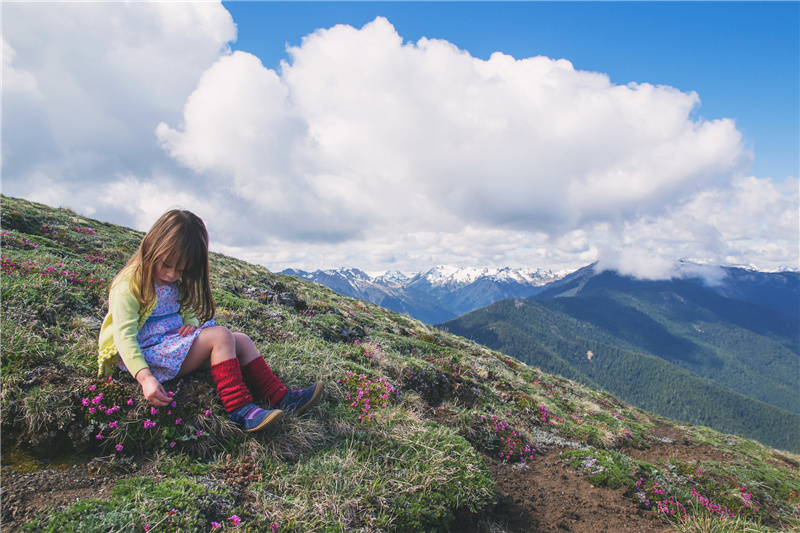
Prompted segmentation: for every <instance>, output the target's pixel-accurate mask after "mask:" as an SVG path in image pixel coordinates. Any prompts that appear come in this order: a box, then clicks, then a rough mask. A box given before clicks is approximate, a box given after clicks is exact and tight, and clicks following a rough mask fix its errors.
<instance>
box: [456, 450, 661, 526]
mask: <svg viewBox="0 0 800 533" xmlns="http://www.w3.org/2000/svg"><path fill="white" fill-rule="evenodd" d="M485 460H486V463H487V464H488V465H489V469H490V470H491V472H492V477H493V478H494V480H495V490H496V494H497V498H496V504H495V506H494V508H493V509H491V510H490V511H489V512H488V513H487V514H486V515H484V516H483V517H481V518H480V520H475V519H474V518H473V520H472V522H470V521H468V520H459V521H458V522H457V523H456V524H455V525H454V526H453V528H452V529H451V531H453V532H454V533H490V532H491V533H497V532H501V531H502V532H505V533H567V532H571V533H622V532H631V533H633V532H637V533H660V532H662V531H664V530H665V525H664V523H663V522H661V521H660V520H659V519H658V517H657V516H656V515H655V513H652V512H649V511H645V510H641V509H638V508H637V505H636V503H635V502H634V501H633V500H632V499H631V498H630V497H628V495H627V494H626V491H627V489H616V490H611V489H606V488H597V487H593V486H592V485H591V484H590V483H589V482H588V481H587V480H586V478H585V477H583V476H581V475H580V474H579V473H578V472H576V471H575V470H574V469H572V468H570V467H569V466H567V465H565V464H564V463H563V462H562V461H561V459H560V457H559V452H558V451H555V450H554V451H551V452H549V453H547V454H545V455H544V456H538V457H536V458H535V459H534V460H533V461H529V462H527V463H525V464H524V465H523V464H516V465H511V464H507V463H502V462H500V461H497V460H495V459H493V458H490V457H485Z"/></svg>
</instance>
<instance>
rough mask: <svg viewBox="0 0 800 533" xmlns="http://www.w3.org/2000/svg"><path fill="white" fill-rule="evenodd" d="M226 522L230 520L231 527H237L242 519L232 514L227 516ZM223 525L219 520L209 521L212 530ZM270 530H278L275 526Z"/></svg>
mask: <svg viewBox="0 0 800 533" xmlns="http://www.w3.org/2000/svg"><path fill="white" fill-rule="evenodd" d="M228 522H230V523H231V524H232V525H233V527H239V524H241V523H242V519H241V518H239V517H238V516H237V515H233V516H231V517H229V518H228ZM273 523H274V524H275V525H276V526H277V523H275V522H273ZM223 527H224V526H223V525H222V524H221V523H219V522H211V530H212V531H213V530H215V529H222V528H223ZM271 527H272V524H270V528H271ZM272 531H273V532H275V531H278V530H277V528H276V529H272Z"/></svg>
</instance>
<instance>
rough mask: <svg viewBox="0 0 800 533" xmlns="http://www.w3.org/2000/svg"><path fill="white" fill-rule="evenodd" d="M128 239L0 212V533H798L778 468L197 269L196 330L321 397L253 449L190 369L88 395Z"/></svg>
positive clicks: (97, 384)
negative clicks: (208, 293)
mask: <svg viewBox="0 0 800 533" xmlns="http://www.w3.org/2000/svg"><path fill="white" fill-rule="evenodd" d="M141 237H142V235H141V234H140V233H137V232H135V231H132V230H128V229H125V228H120V227H116V226H112V225H109V224H104V223H102V222H98V221H95V220H92V219H89V218H86V217H82V216H79V215H77V214H75V213H73V212H71V211H69V210H65V209H55V208H51V207H47V206H43V205H38V204H33V203H30V202H27V201H24V200H19V199H13V198H7V197H3V198H2V271H1V273H0V276H1V277H0V281H2V285H1V287H2V353H1V354H0V355H1V358H0V363H1V364H2V367H0V377H1V378H2V394H1V397H0V401H1V403H0V408H1V409H2V452H3V461H2V467H3V470H2V489H3V491H2V498H3V501H2V504H3V505H2V524H3V531H82V532H86V531H136V532H139V531H145V530H146V528H145V526H147V530H148V531H184V530H185V531H212V530H223V529H224V530H241V531H281V532H284V531H286V532H288V531H298V532H307V531H365V532H366V531H448V530H450V531H475V532H477V531H482V532H489V531H493V532H501V531H508V532H511V531H515V532H516V531H548V532H549V531H574V532H576V533H583V532H587V533H588V532H589V531H603V530H604V528H609V527H610V528H612V529H611V530H613V531H619V532H625V531H631V532H633V531H637V532H639V531H653V532H655V531H687V532H688V531H708V529H702V528H703V527H705V526H704V525H703V524H706V523H711V524H713V525H715V526H718V527H722V528H727V529H722V530H724V531H745V530H746V531H761V532H772V531H781V530H786V529H787V528H792V527H798V526H800V457H798V456H797V455H794V454H792V453H789V452H781V451H777V450H775V449H772V448H768V447H765V446H762V445H761V444H758V443H757V442H754V441H749V440H743V439H740V438H736V437H732V436H726V435H724V434H721V433H718V432H716V431H713V430H710V429H708V428H704V427H693V426H683V425H679V424H675V423H673V422H670V421H669V420H666V419H663V418H661V417H659V416H656V415H653V414H650V413H647V412H645V411H642V410H639V409H635V408H632V407H630V406H627V405H625V404H623V403H622V402H620V401H619V400H618V399H616V398H615V397H613V396H611V395H609V394H607V393H605V392H599V391H596V390H592V389H590V388H588V387H585V386H582V385H579V384H577V383H575V382H572V381H569V380H567V379H564V378H560V377H556V376H552V375H549V374H546V373H544V372H542V371H540V370H538V369H536V368H534V367H531V366H527V365H525V364H521V363H519V362H517V361H516V360H515V359H512V358H511V357H508V356H506V355H504V354H502V353H499V352H497V351H493V350H489V349H487V348H485V347H483V346H481V345H479V344H477V343H474V342H472V341H468V340H465V339H463V338H459V337H456V336H454V335H450V334H447V333H444V332H441V331H438V330H435V329H432V328H428V327H426V326H425V325H424V324H422V323H421V322H419V321H416V320H412V319H409V318H408V317H405V316H401V315H397V314H394V313H391V312H388V311H386V310H385V309H382V308H380V307H377V306H375V305H372V304H368V303H365V302H361V301H357V300H353V299H349V298H346V297H343V296H340V295H338V294H336V293H334V292H333V291H331V290H329V289H327V288H324V287H322V286H320V285H316V284H313V283H308V282H303V281H302V280H300V279H298V278H291V277H287V276H281V275H276V274H273V273H271V272H269V271H267V270H266V269H264V268H262V267H258V266H254V265H250V264H247V263H244V262H242V261H238V260H235V259H232V258H229V257H225V256H221V255H216V254H215V255H213V257H212V271H213V279H212V285H213V289H214V295H215V298H216V301H217V304H218V312H217V317H216V319H217V321H218V322H219V323H221V324H223V325H226V326H228V327H230V328H232V329H234V330H238V331H244V332H246V333H247V334H248V335H250V336H251V338H253V340H254V341H255V343H256V345H257V347H258V348H259V349H260V351H261V352H262V353H264V354H265V355H266V357H267V359H268V361H269V363H270V365H272V366H273V368H274V369H275V371H276V373H278V375H279V376H280V377H281V378H282V379H283V380H284V382H286V383H287V384H288V385H289V386H292V387H299V386H305V385H306V384H307V383H308V382H309V381H311V380H316V379H323V380H325V381H326V382H327V383H328V389H327V391H326V394H325V396H324V399H323V401H322V402H321V403H320V405H319V406H318V407H315V408H314V409H312V410H311V411H310V414H309V415H308V416H304V417H301V418H287V419H286V420H285V421H284V422H282V423H281V424H278V425H277V427H275V428H274V429H270V430H268V431H266V432H262V433H259V434H255V435H247V436H246V435H244V434H242V433H241V432H239V431H238V430H236V429H235V428H234V427H232V425H231V424H230V423H229V422H228V421H227V419H226V418H225V416H224V414H223V412H222V409H221V406H220V405H219V403H218V400H217V399H216V395H215V392H214V387H213V382H212V380H211V378H210V376H209V374H208V373H200V374H196V375H194V376H191V377H188V378H185V379H182V380H179V381H176V382H169V383H167V384H166V388H167V390H168V391H170V392H172V393H173V394H174V398H175V406H174V407H172V408H171V409H169V410H168V411H167V412H166V413H165V412H163V409H162V410H161V411H159V412H155V413H154V412H152V411H151V408H150V406H149V405H146V404H145V402H144V400H143V398H142V396H141V392H140V390H139V387H138V385H137V384H136V382H135V381H133V379H132V378H131V377H130V376H128V375H124V374H117V375H115V376H114V377H113V379H111V380H98V379H96V378H95V373H96V363H95V357H96V348H95V343H96V338H97V333H98V331H99V327H100V321H101V319H102V317H103V316H104V305H105V298H106V292H107V284H108V281H109V280H110V279H111V278H112V277H113V275H114V274H115V273H116V272H117V271H118V270H119V268H120V267H121V266H122V265H123V264H124V262H125V260H126V259H127V258H128V256H129V255H130V254H131V253H132V252H133V251H134V249H135V248H136V246H137V245H138V242H139V240H140V239H141ZM561 355H563V354H561ZM101 395H102V396H101Z"/></svg>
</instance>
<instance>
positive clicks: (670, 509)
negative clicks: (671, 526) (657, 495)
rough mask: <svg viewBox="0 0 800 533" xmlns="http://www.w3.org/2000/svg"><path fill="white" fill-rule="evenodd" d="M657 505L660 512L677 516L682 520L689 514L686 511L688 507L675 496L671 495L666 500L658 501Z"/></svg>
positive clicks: (672, 516) (669, 515)
mask: <svg viewBox="0 0 800 533" xmlns="http://www.w3.org/2000/svg"><path fill="white" fill-rule="evenodd" d="M656 505H657V506H658V512H659V514H662V515H665V516H668V517H671V518H677V519H678V521H680V522H683V521H684V520H686V518H687V517H688V516H689V513H687V512H686V508H685V507H684V506H683V505H681V502H679V501H678V500H676V499H675V497H673V496H670V497H669V498H668V499H666V500H659V501H657V502H656Z"/></svg>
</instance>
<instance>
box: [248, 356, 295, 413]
mask: <svg viewBox="0 0 800 533" xmlns="http://www.w3.org/2000/svg"><path fill="white" fill-rule="evenodd" d="M242 375H243V376H244V379H245V381H246V382H247V385H248V386H249V387H250V388H251V389H253V391H254V393H255V394H257V395H258V396H261V397H262V398H264V399H265V400H266V401H267V402H269V404H270V405H271V406H275V405H278V402H280V401H281V400H282V399H283V397H284V396H286V393H287V392H289V389H287V388H286V386H285V385H284V384H283V383H281V380H279V379H278V378H277V377H275V374H273V373H272V370H271V369H270V368H269V365H268V364H267V362H266V361H265V360H264V358H263V357H256V358H255V359H253V360H252V361H250V362H249V363H248V364H247V365H245V366H243V367H242Z"/></svg>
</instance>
